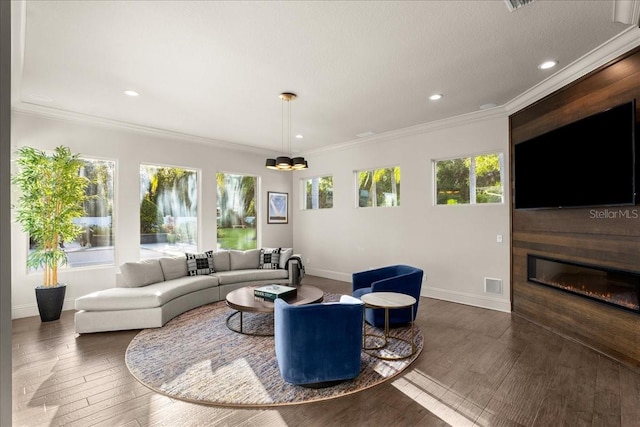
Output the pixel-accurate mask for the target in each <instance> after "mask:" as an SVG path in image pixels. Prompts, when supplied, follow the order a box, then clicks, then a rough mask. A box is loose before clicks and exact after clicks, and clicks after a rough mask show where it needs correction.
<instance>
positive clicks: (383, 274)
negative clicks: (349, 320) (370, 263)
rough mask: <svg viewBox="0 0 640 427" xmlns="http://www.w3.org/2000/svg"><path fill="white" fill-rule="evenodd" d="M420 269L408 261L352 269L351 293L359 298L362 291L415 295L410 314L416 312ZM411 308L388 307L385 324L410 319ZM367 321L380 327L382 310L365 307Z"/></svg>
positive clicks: (401, 322)
mask: <svg viewBox="0 0 640 427" xmlns="http://www.w3.org/2000/svg"><path fill="white" fill-rule="evenodd" d="M423 274H424V272H423V271H422V270H421V269H419V268H417V267H412V266H410V265H403V264H398V265H389V266H386V267H381V268H376V269H373V270H367V271H362V272H359V273H353V275H352V286H353V296H354V297H356V298H360V297H361V296H362V295H364V294H368V293H371V292H398V293H401V294H407V295H411V296H412V297H414V298H415V299H416V304H415V305H414V306H413V316H414V319H415V316H416V315H417V314H418V303H419V302H420V290H421V289H422V276H423ZM410 310H411V309H410V308H406V309H396V310H389V325H390V326H398V325H402V324H406V323H409V322H411V311H410ZM365 318H366V320H367V323H369V324H370V325H373V326H375V327H379V328H382V327H384V310H383V309H371V308H367V309H366V310H365Z"/></svg>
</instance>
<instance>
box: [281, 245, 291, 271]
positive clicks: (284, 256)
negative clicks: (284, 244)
mask: <svg viewBox="0 0 640 427" xmlns="http://www.w3.org/2000/svg"><path fill="white" fill-rule="evenodd" d="M291 255H293V248H280V268H282V269H284V268H287V261H289V258H291Z"/></svg>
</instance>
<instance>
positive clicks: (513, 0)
mask: <svg viewBox="0 0 640 427" xmlns="http://www.w3.org/2000/svg"><path fill="white" fill-rule="evenodd" d="M533 1H534V0H504V2H505V3H506V4H507V7H508V8H509V12H513V11H514V10H516V9H519V8H521V7H522V6H526V5H528V4H529V3H533Z"/></svg>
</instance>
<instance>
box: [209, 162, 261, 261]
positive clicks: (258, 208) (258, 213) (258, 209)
mask: <svg viewBox="0 0 640 427" xmlns="http://www.w3.org/2000/svg"><path fill="white" fill-rule="evenodd" d="M219 174H223V175H236V176H241V177H251V178H254V179H255V188H254V196H253V197H254V201H255V212H256V215H255V221H254V223H255V230H256V240H255V242H256V249H259V248H260V247H261V244H262V243H261V242H262V235H261V234H262V233H261V232H262V226H261V222H262V221H261V220H262V215H263V213H262V207H263V203H262V197H261V191H262V177H261V176H260V175H258V174H252V173H243V172H230V171H225V170H217V171H216V173H215V177H216V179H215V194H216V200H215V202H216V203H215V204H216V222H215V242H216V247H219V248H220V249H225V248H222V247H221V246H220V243H219V242H218V216H219V215H218V212H219V211H218V208H219V206H218V203H219V200H218V175H219ZM227 249H228V248H227ZM225 250H226V249H225Z"/></svg>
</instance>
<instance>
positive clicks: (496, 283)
mask: <svg viewBox="0 0 640 427" xmlns="http://www.w3.org/2000/svg"><path fill="white" fill-rule="evenodd" d="M484 291H485V293H489V294H498V295H502V279H492V278H491V277H485V278H484Z"/></svg>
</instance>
